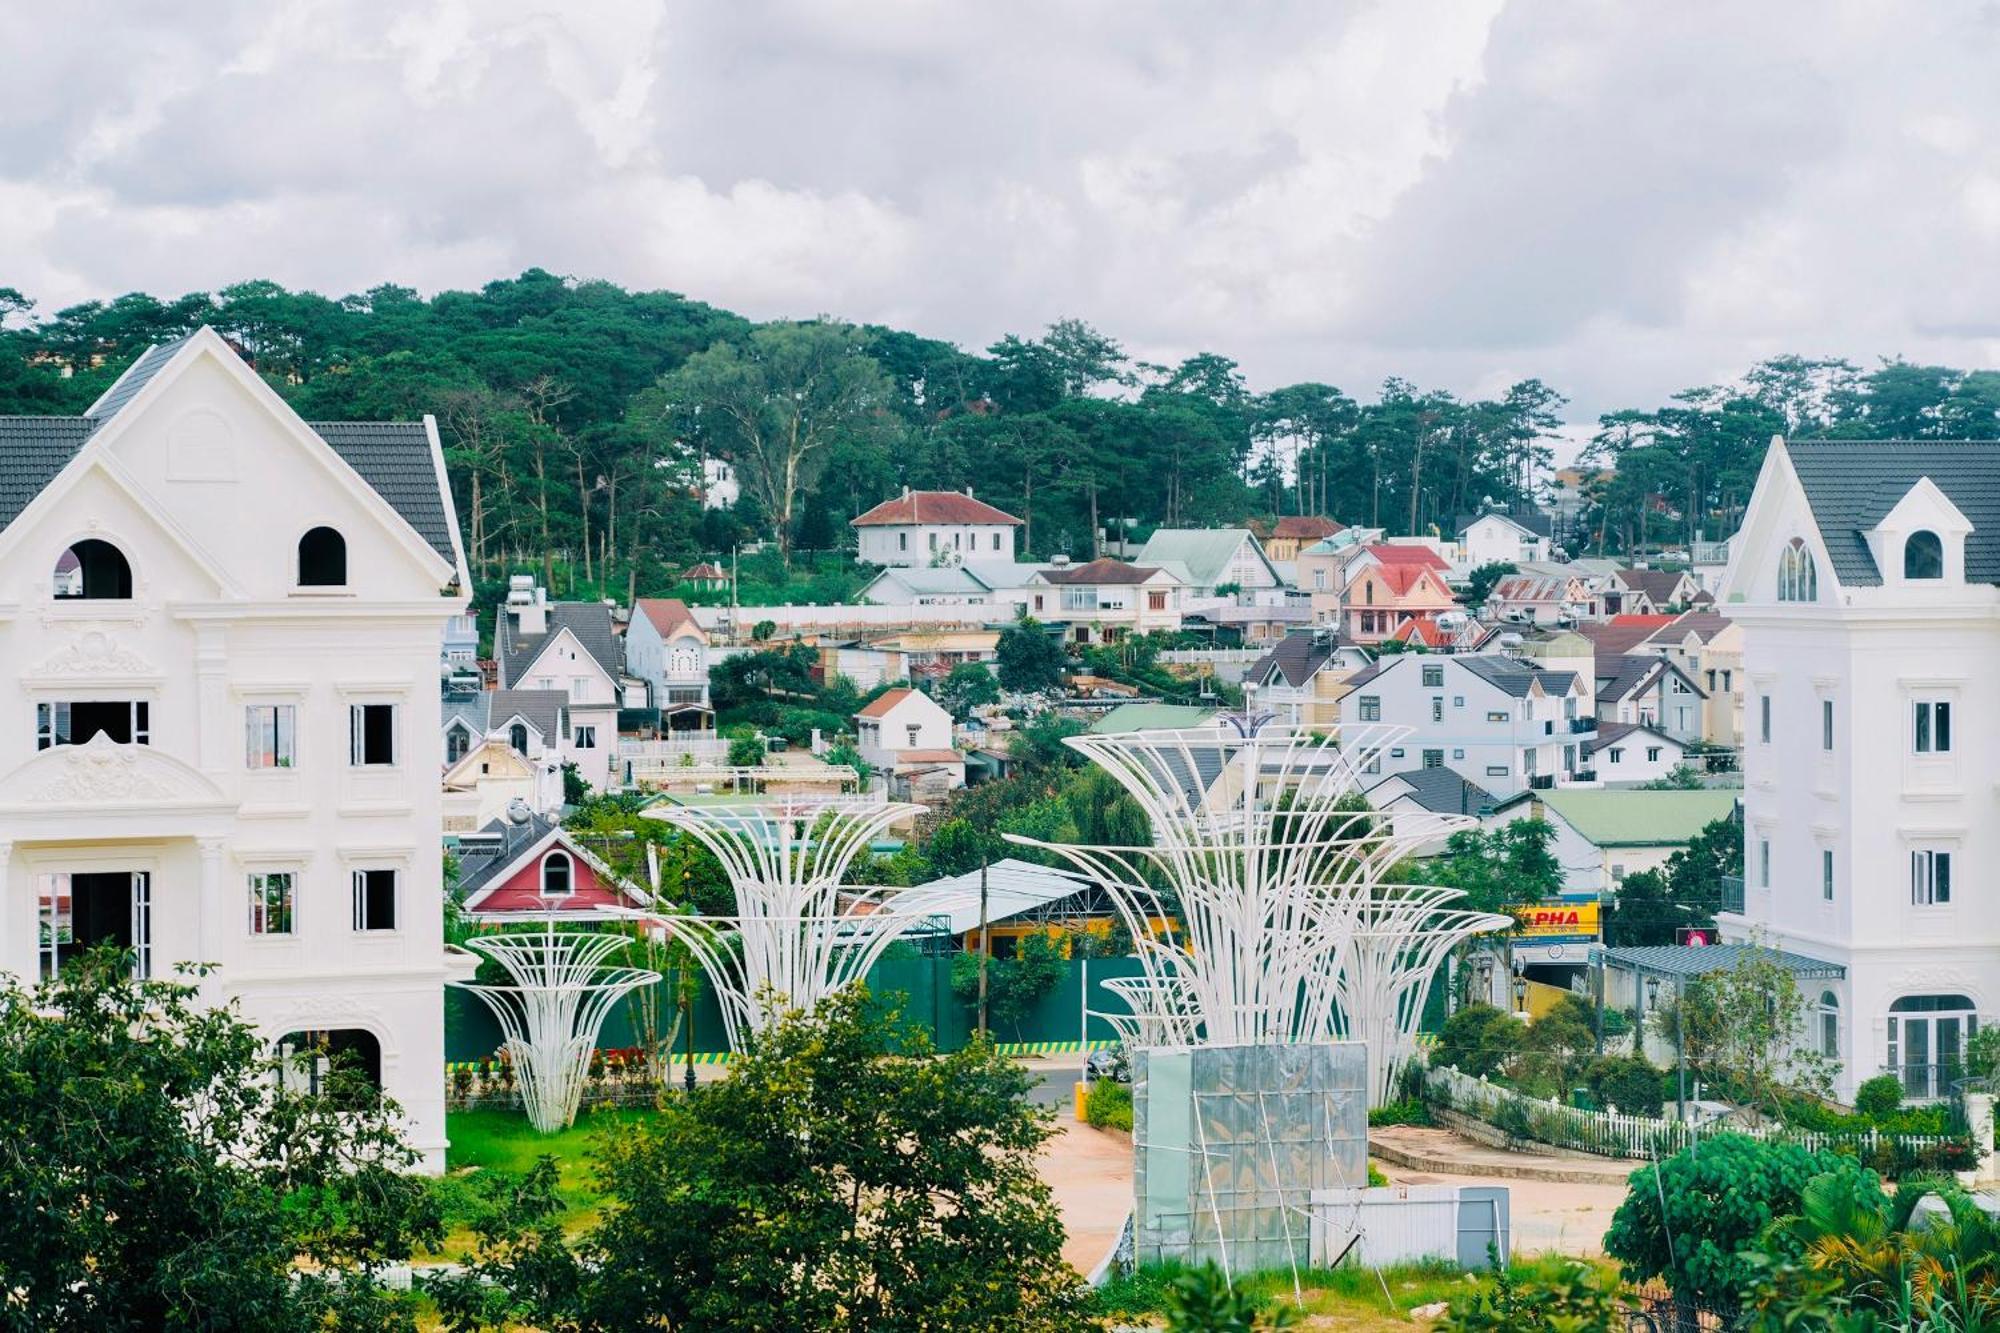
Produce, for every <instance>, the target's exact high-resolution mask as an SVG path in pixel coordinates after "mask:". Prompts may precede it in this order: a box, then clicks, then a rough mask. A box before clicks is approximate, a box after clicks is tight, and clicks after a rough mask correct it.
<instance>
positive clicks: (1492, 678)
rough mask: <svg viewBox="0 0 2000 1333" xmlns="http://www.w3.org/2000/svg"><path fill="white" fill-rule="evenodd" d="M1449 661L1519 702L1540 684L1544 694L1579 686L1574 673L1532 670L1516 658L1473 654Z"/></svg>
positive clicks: (1557, 692)
mask: <svg viewBox="0 0 2000 1333" xmlns="http://www.w3.org/2000/svg"><path fill="white" fill-rule="evenodd" d="M1447 660H1448V661H1453V662H1457V663H1458V664H1460V665H1461V666H1463V667H1464V668H1465V669H1466V670H1467V671H1470V672H1471V673H1472V674H1473V675H1475V676H1477V677H1479V678H1480V679H1481V680H1483V681H1485V682H1487V683H1488V684H1490V685H1493V686H1496V687H1498V688H1499V689H1501V690H1504V691H1506V692H1507V693H1508V694H1510V695H1512V696H1513V697H1514V698H1516V699H1525V698H1527V697H1528V691H1529V690H1531V689H1532V688H1533V687H1534V686H1535V684H1536V683H1537V682H1539V683H1540V684H1541V687H1542V692H1543V693H1544V694H1557V695H1560V694H1567V693H1569V691H1570V688H1571V687H1572V686H1574V685H1575V684H1576V673H1575V672H1574V671H1547V670H1544V669H1542V668H1541V667H1535V666H1530V665H1528V664H1527V663H1526V662H1523V661H1521V660H1520V659H1519V658H1515V657H1502V656H1500V655H1499V654H1497V653H1471V654H1467V655H1466V656H1463V657H1453V658H1449V659H1447Z"/></svg>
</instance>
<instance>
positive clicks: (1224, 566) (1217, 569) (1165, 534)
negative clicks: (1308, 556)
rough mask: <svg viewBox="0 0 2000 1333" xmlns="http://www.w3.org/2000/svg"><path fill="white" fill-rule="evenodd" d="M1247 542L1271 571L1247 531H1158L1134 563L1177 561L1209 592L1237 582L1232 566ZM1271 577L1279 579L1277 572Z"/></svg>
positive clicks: (1174, 529) (1155, 531) (1209, 529)
mask: <svg viewBox="0 0 2000 1333" xmlns="http://www.w3.org/2000/svg"><path fill="white" fill-rule="evenodd" d="M1245 542H1248V543H1250V549H1251V550H1253V551H1255V552H1256V553H1257V558H1258V560H1259V561H1260V562H1262V563H1263V564H1264V566H1265V567H1266V568H1267V569H1269V567H1270V563H1271V562H1270V561H1269V560H1268V559H1266V558H1265V556H1264V548H1263V547H1261V546H1259V545H1258V544H1257V534H1256V533H1254V532H1252V531H1250V529H1248V528H1157V529H1155V530H1154V532H1153V535H1152V536H1150V537H1148V538H1147V539H1146V544H1145V545H1144V546H1143V547H1141V548H1140V549H1139V554H1138V555H1137V556H1135V557H1134V560H1135V561H1136V562H1137V563H1138V564H1141V565H1158V564H1162V563H1166V562H1169V561H1178V562H1179V563H1180V564H1183V565H1186V566H1187V569H1188V573H1189V575H1190V576H1191V580H1192V582H1194V583H1195V584H1196V585H1197V586H1200V587H1205V588H1208V587H1214V586H1215V585H1217V584H1219V583H1230V582H1233V581H1234V580H1233V578H1232V576H1231V573H1230V568H1229V566H1230V562H1231V561H1233V560H1234V559H1235V558H1236V552H1237V551H1238V550H1240V549H1241V548H1242V546H1243V544H1244V543H1245ZM1271 576H1272V577H1273V578H1276V577H1277V571H1276V570H1271Z"/></svg>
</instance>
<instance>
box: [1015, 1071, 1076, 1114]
mask: <svg viewBox="0 0 2000 1333" xmlns="http://www.w3.org/2000/svg"><path fill="white" fill-rule="evenodd" d="M1031 1072H1034V1073H1037V1074H1040V1075H1041V1080H1042V1081H1041V1082H1040V1083H1037V1084H1036V1085H1035V1086H1034V1088H1033V1089H1032V1090H1031V1091H1030V1092H1029V1093H1028V1100H1029V1101H1031V1102H1033V1103H1034V1104H1035V1105H1037V1106H1074V1105H1075V1104H1076V1102H1075V1098H1076V1093H1075V1091H1073V1089H1074V1088H1075V1087H1076V1082H1077V1080H1078V1079H1080V1078H1082V1077H1083V1071H1082V1070H1081V1069H1036V1070H1032V1071H1031Z"/></svg>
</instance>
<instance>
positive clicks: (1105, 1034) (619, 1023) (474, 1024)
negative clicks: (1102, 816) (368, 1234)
mask: <svg viewBox="0 0 2000 1333" xmlns="http://www.w3.org/2000/svg"><path fill="white" fill-rule="evenodd" d="M1142 974H1143V968H1142V966H1141V964H1140V962H1139V960H1138V959H1136V958H1091V959H1081V960H1072V961H1069V962H1067V963H1065V964H1064V972H1063V976H1062V980H1061V981H1059V982H1058V983H1057V984H1056V986H1055V988H1054V989H1053V990H1052V991H1050V992H1049V994H1047V995H1045V996H1043V997H1042V999H1041V1001H1040V1002H1039V1003H1037V1004H1036V1005H1035V1007H1034V1008H1033V1009H1032V1010H1030V1011H1029V1012H1028V1013H1027V1014H1025V1015H1023V1016H1022V1018H1021V1021H1020V1022H1019V1023H1018V1024H1016V1023H998V1022H996V1023H995V1024H994V1025H993V1039H994V1040H995V1041H996V1042H998V1043H1000V1044H1001V1045H1002V1046H1003V1047H1009V1048H1016V1047H1018V1048H1023V1049H1024V1050H1025V1051H1030V1052H1041V1053H1055V1052H1062V1051H1074V1050H1078V1049H1081V1046H1082V1043H1084V1042H1090V1043H1093V1044H1096V1043H1104V1042H1110V1041H1112V1040H1114V1039H1115V1038H1116V1037H1117V1033H1116V1032H1114V1031H1113V1030H1112V1027H1111V1024H1110V1023H1108V1022H1106V1021H1105V1020H1104V1019H1102V1018H1099V1017H1096V1016H1094V1015H1093V1016H1092V1017H1091V1018H1090V1020H1089V1026H1088V1030H1087V1031H1086V1030H1085V1024H1084V1013H1083V1010H1084V1003H1083V989H1084V986H1085V984H1086V978H1087V979H1088V984H1089V987H1090V1005H1089V1007H1090V1008H1091V1009H1093V1010H1096V1011H1100V1012H1105V1011H1108V1012H1110V1013H1122V1012H1123V1011H1124V1009H1125V1006H1124V1004H1123V1002H1122V1001H1120V1000H1119V999H1118V997H1117V996H1115V995H1113V994H1112V993H1111V992H1109V991H1106V990H1104V989H1102V987H1101V983H1102V982H1105V981H1108V980H1110V979H1112V978H1113V977H1136V976H1140V975H1142ZM678 984H679V983H678V978H677V977H676V976H675V975H674V974H673V973H672V972H669V973H668V975H667V977H666V979H664V980H663V981H661V982H660V983H658V985H657V986H656V987H653V988H651V989H652V990H654V991H655V992H657V995H656V996H648V995H647V994H646V993H645V992H640V993H637V994H635V995H633V996H630V997H628V998H626V999H625V1000H623V1001H621V1002H620V1003H619V1005H618V1006H617V1007H616V1008H614V1009H613V1010H612V1011H611V1017H610V1018H609V1019H608V1020H607V1021H606V1022H605V1024H604V1030H603V1032H602V1033H600V1034H599V1036H598V1040H597V1044H598V1045H599V1046H600V1047H603V1048H604V1049H606V1050H615V1049H618V1048H620V1047H628V1046H637V1045H640V1044H641V1041H640V1036H641V1033H642V1032H643V1031H644V1029H645V1019H644V1017H643V1015H644V1013H645V1010H646V1007H647V1005H648V1003H649V1002H652V1001H654V1000H655V999H656V1001H657V1003H658V1005H659V1009H660V1014H661V1021H662V1025H663V1030H664V1028H665V1027H669V1026H671V1024H672V1022H673V1018H674V1015H673V1013H672V1012H671V1008H670V1005H671V997H672V996H673V995H674V993H675V987H676V986H677V985H678ZM868 984H869V986H870V987H872V988H873V989H874V990H875V991H876V992H877V993H878V994H888V993H895V994H899V995H902V996H903V997H904V1004H903V1013H904V1016H905V1017H906V1018H908V1019H910V1020H911V1021H913V1022H916V1023H921V1024H923V1025H924V1026H925V1027H926V1028H928V1029H929V1031H930V1032H931V1035H932V1039H933V1041H934V1042H935V1043H936V1045H937V1047H938V1049H939V1050H945V1051H955V1050H959V1049H960V1048H962V1047H963V1046H964V1045H965V1044H966V1042H967V1041H969V1040H971V1037H972V1034H973V1032H974V1031H975V1030H976V1029H977V1027H978V1018H979V1016H978V1014H977V1012H976V1006H974V1005H971V1004H963V1003H960V1001H959V1000H958V998H957V997H956V996H954V995H953V994H952V993H951V959H950V958H889V959H884V960H883V961H882V962H880V963H877V964H876V965H875V968H874V970H873V971H871V972H870V973H869V974H868ZM1444 992H1445V986H1444V974H1443V972H1442V971H1440V972H1439V974H1438V980H1437V982H1436V984H1434V985H1433V987H1432V989H1431V993H1430V995H1429V996H1428V997H1426V998H1427V1000H1428V1003H1427V1004H1426V1006H1425V1013H1424V1027H1425V1029H1426V1030H1428V1031H1436V1030H1437V1027H1438V1025H1439V1024H1441V1023H1443V1021H1444ZM499 1045H500V1026H499V1024H498V1023H496V1022H495V1021H494V1019H493V1015H492V1014H491V1013H490V1012H488V1010H487V1008H486V1006H485V1005H484V1004H483V1003H481V1002H480V1001H479V1000H478V999H477V998H475V997H474V996H471V995H468V994H466V993H465V992H464V991H463V990H461V989H459V988H458V987H456V986H448V987H446V988H445V1009H444V1047H445V1059H446V1060H449V1061H453V1062H457V1061H462V1060H483V1059H485V1058H487V1057H488V1056H490V1055H492V1054H493V1052H494V1051H495V1050H496V1049H498V1048H499ZM728 1047H729V1043H728V1041H727V1040H726V1038H725V1036H724V1032H723V1026H722V1010H721V1008H720V1007H719V1006H718V1005H717V1004H716V1000H715V993H714V992H713V991H712V990H710V989H709V987H708V984H707V981H706V979H705V978H703V979H701V984H700V986H699V990H698V994H697V998H696V1000H695V1005H694V1049H695V1052H696V1053H697V1054H698V1055H699V1054H713V1053H716V1052H720V1051H726V1050H727V1049H728ZM686 1048H687V1034H686V1033H685V1032H683V1033H681V1035H680V1038H679V1040H678V1041H676V1042H675V1050H676V1051H677V1052H678V1051H681V1050H685V1049H686Z"/></svg>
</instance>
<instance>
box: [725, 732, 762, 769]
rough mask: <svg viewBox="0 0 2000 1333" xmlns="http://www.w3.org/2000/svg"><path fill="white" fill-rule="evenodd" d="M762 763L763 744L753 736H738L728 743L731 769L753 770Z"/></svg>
mask: <svg viewBox="0 0 2000 1333" xmlns="http://www.w3.org/2000/svg"><path fill="white" fill-rule="evenodd" d="M763 762H764V742H762V741H760V740H758V739H757V738H756V737H755V736H738V737H737V738H736V739H735V740H732V741H731V742H729V766H730V767H731V768H755V767H757V766H758V765H759V764H761V763H763Z"/></svg>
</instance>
